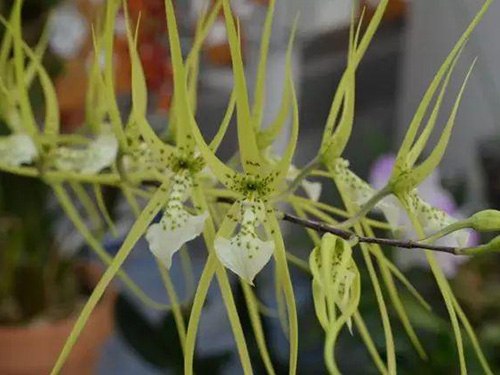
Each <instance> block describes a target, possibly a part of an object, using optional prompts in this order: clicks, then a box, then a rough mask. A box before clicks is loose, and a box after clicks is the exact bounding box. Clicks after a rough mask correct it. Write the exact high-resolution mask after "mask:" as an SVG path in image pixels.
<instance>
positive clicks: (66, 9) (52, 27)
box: [49, 4, 89, 59]
mask: <svg viewBox="0 0 500 375" xmlns="http://www.w3.org/2000/svg"><path fill="white" fill-rule="evenodd" d="M88 32H89V25H88V23H87V20H86V19H85V17H84V16H83V14H81V13H80V11H79V10H78V8H77V7H76V6H75V5H71V4H66V5H63V6H60V7H58V8H57V9H55V10H54V11H53V13H52V15H51V18H50V24H49V35H50V39H49V45H50V48H51V50H52V51H53V52H54V53H55V54H56V55H57V56H59V57H60V58H63V59H73V58H75V57H76V56H78V54H79V53H80V51H81V49H82V47H83V46H84V44H85V42H86V40H87V35H88Z"/></svg>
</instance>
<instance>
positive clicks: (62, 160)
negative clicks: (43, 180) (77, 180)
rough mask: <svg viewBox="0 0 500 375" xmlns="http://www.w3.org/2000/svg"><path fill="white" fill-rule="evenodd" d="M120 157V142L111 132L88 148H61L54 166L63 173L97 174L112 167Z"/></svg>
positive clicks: (100, 137)
mask: <svg viewBox="0 0 500 375" xmlns="http://www.w3.org/2000/svg"><path fill="white" fill-rule="evenodd" d="M117 155H118V140H117V139H116V137H115V135H114V134H113V133H111V132H104V133H102V134H100V135H99V136H98V137H97V138H96V139H95V140H94V141H93V142H92V143H91V144H90V145H89V146H88V147H87V148H82V149H77V148H70V147H59V148H58V149H57V151H56V155H55V158H54V165H55V167H56V168H57V169H59V170H61V171H68V172H69V171H71V172H80V173H83V174H96V173H99V172H101V171H102V170H103V169H105V168H107V167H110V166H111V165H113V163H114V162H115V160H116V156H117Z"/></svg>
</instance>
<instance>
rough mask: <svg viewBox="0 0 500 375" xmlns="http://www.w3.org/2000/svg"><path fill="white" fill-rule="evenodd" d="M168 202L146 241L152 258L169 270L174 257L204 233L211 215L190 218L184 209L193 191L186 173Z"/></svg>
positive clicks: (180, 176)
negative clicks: (205, 225) (183, 246)
mask: <svg viewBox="0 0 500 375" xmlns="http://www.w3.org/2000/svg"><path fill="white" fill-rule="evenodd" d="M173 180H174V181H173V184H172V187H171V192H170V196H169V200H168V202H167V205H166V208H165V211H164V213H163V216H162V218H161V220H160V222H159V223H156V224H153V225H151V226H150V227H149V228H148V231H147V233H146V240H147V241H148V243H149V248H150V250H151V252H152V253H153V255H154V256H155V257H156V258H158V259H159V260H160V261H161V262H162V264H163V265H164V266H165V267H167V269H169V268H170V267H171V265H172V257H173V256H174V254H175V253H176V252H177V251H179V250H180V248H181V247H182V245H184V244H185V243H186V242H189V241H191V240H193V239H195V238H196V237H198V236H199V235H200V234H201V232H203V227H204V224H205V220H206V219H207V217H208V213H207V212H204V213H202V214H200V215H192V214H190V213H189V212H188V211H187V210H186V208H185V207H184V202H185V201H186V200H187V199H188V198H189V194H190V192H191V189H192V187H193V181H192V178H191V177H190V176H189V174H188V173H187V172H186V171H184V172H181V173H177V174H175V175H174V177H173Z"/></svg>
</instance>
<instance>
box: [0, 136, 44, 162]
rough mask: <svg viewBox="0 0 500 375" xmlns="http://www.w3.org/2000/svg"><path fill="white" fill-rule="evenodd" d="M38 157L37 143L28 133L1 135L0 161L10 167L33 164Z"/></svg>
mask: <svg viewBox="0 0 500 375" xmlns="http://www.w3.org/2000/svg"><path fill="white" fill-rule="evenodd" d="M37 157H38V151H37V149H36V147H35V144H34V143H33V141H32V140H31V138H30V137H29V136H28V135H27V134H12V135H8V136H5V137H0V162H1V163H2V164H5V165H8V166H10V167H18V166H20V165H22V164H31V163H32V162H33V161H34V160H35V159H36V158H37Z"/></svg>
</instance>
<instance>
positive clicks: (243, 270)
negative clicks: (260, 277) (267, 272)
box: [215, 234, 274, 285]
mask: <svg viewBox="0 0 500 375" xmlns="http://www.w3.org/2000/svg"><path fill="white" fill-rule="evenodd" d="M215 251H216V253H217V257H218V258H219V260H220V261H221V263H222V264H223V265H224V266H225V267H227V268H229V269H230V270H231V271H233V272H234V273H235V274H237V275H238V276H239V277H241V278H242V279H243V280H245V281H246V282H248V283H249V284H252V285H253V279H254V278H255V276H256V275H257V274H258V273H259V272H260V271H261V270H262V269H263V268H264V266H265V265H266V264H267V263H268V262H269V260H270V259H271V256H272V255H273V252H274V242H273V241H262V240H261V239H260V238H258V237H252V236H249V235H242V234H238V235H236V236H234V237H233V238H231V239H230V240H228V239H226V238H222V237H218V238H216V239H215Z"/></svg>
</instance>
